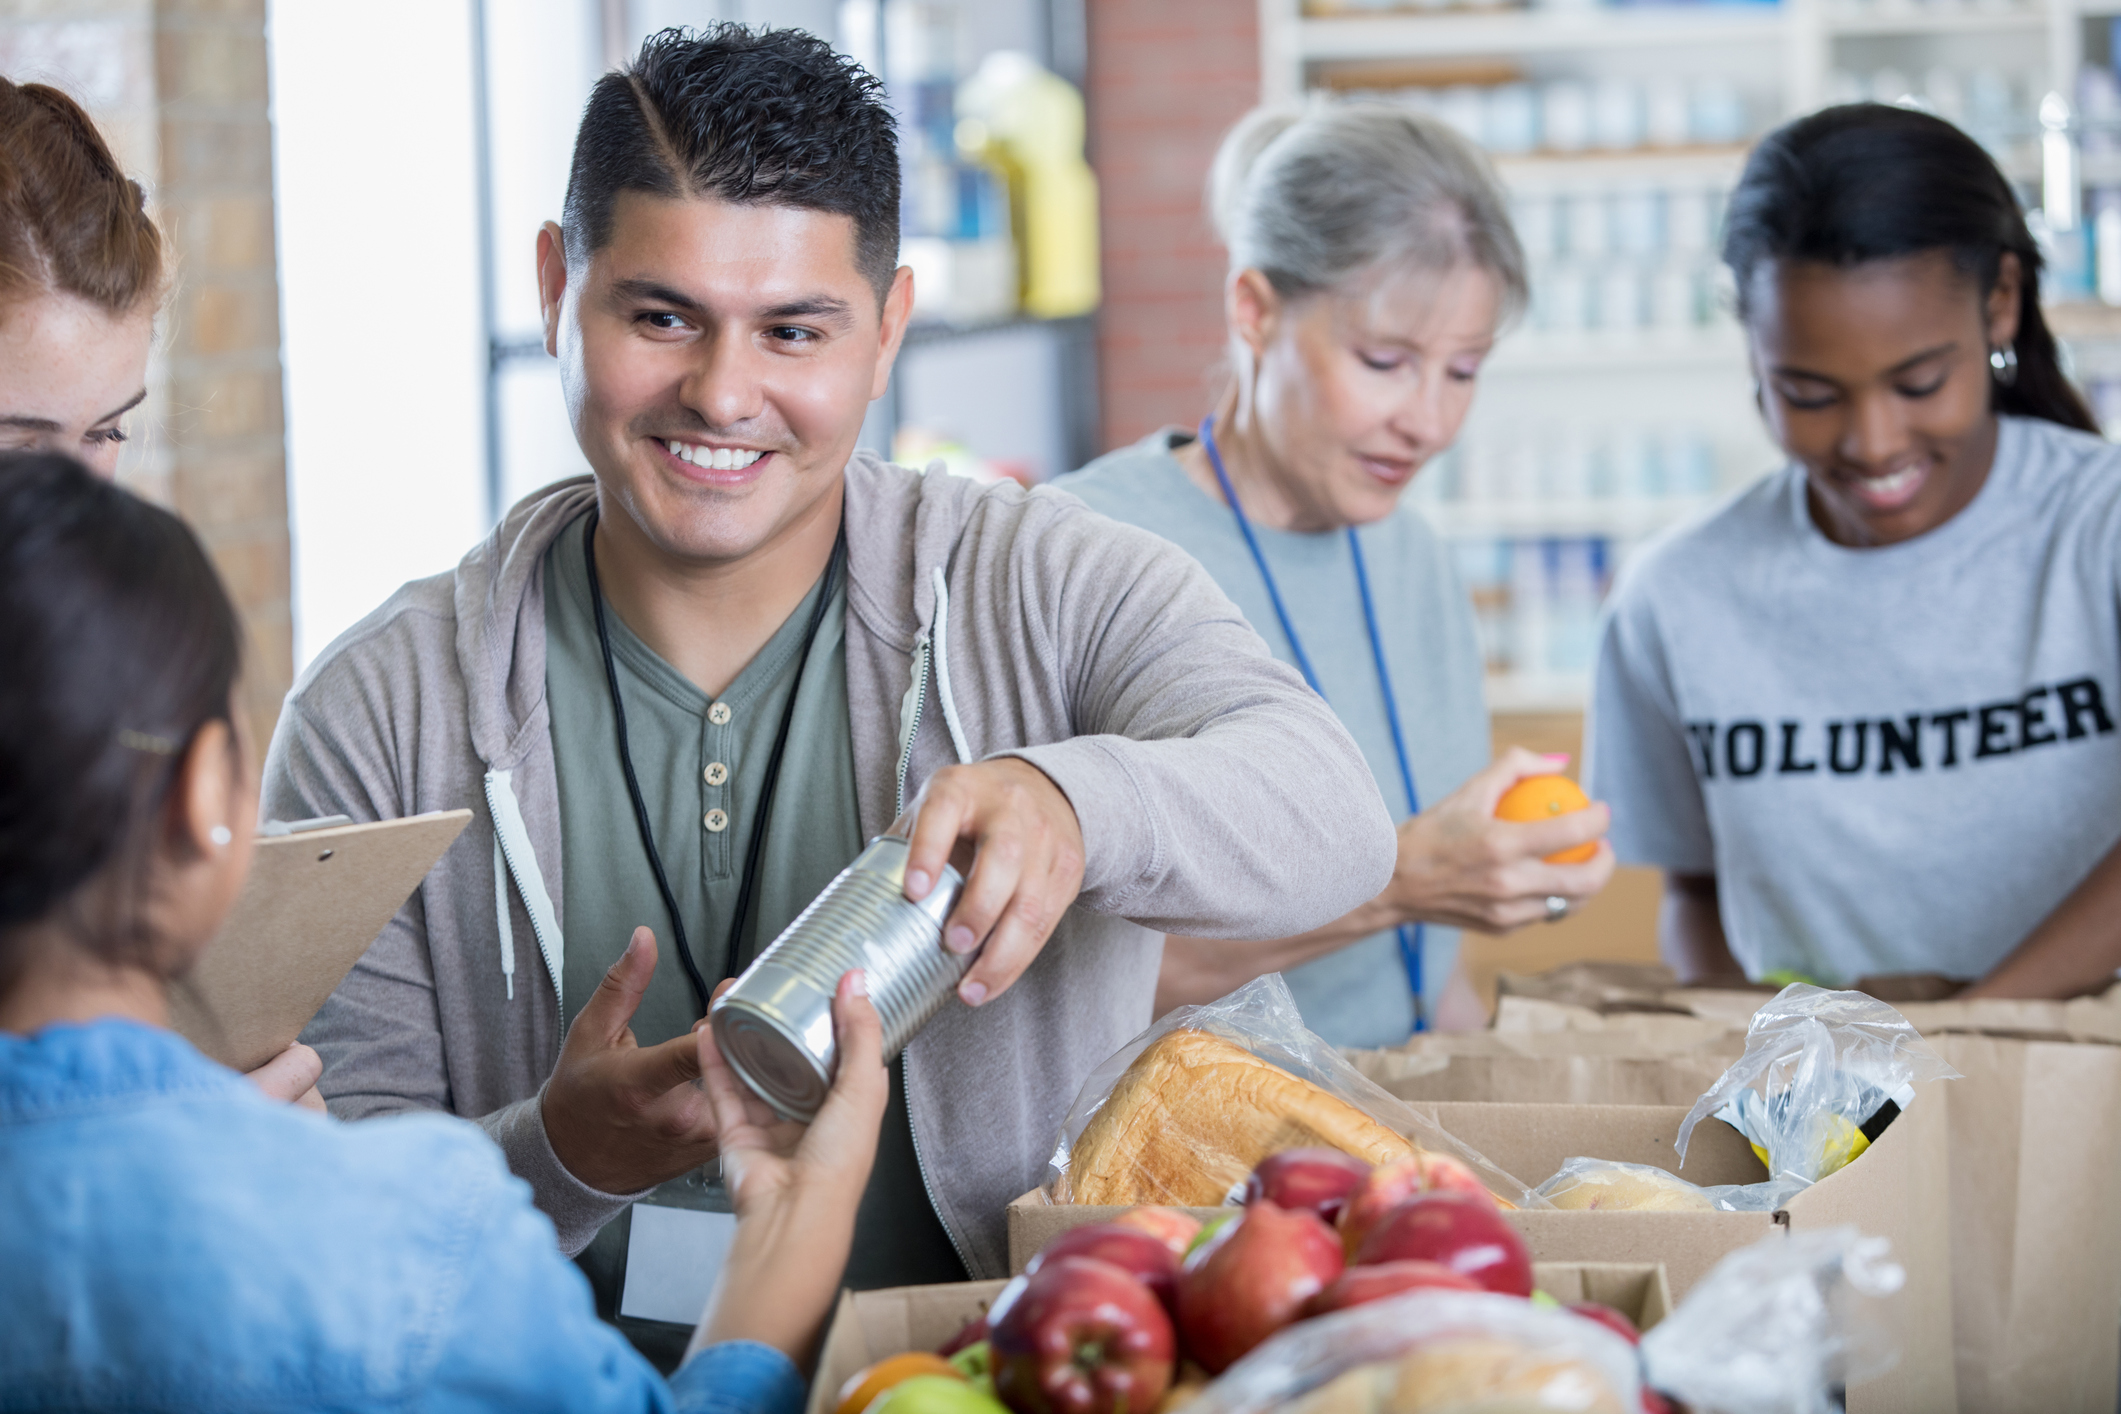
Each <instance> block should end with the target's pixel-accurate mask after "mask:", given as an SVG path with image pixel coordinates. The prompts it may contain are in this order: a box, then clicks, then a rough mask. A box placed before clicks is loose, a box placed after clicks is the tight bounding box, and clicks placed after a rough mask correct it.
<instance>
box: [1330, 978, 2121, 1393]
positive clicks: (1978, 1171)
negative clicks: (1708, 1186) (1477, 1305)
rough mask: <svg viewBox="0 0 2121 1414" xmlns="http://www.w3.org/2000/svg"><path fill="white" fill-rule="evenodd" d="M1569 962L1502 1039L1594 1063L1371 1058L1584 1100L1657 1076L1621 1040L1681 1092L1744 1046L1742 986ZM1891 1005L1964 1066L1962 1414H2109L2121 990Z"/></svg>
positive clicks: (1428, 1073) (1504, 1015) (1949, 1094)
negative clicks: (1568, 970) (1498, 1065)
mask: <svg viewBox="0 0 2121 1414" xmlns="http://www.w3.org/2000/svg"><path fill="white" fill-rule="evenodd" d="M1574 971H1575V972H1576V973H1577V975H1574V976H1571V977H1563V978H1554V979H1551V980H1550V981H1549V980H1546V979H1531V981H1532V982H1533V984H1534V985H1531V986H1529V987H1526V988H1523V989H1520V990H1516V991H1512V990H1510V987H1509V986H1506V987H1505V990H1504V993H1503V996H1502V999H1501V1005H1500V1007H1499V1008H1498V1012H1497V1018H1496V1025H1497V1028H1498V1030H1497V1032H1495V1033H1491V1034H1493V1035H1495V1036H1496V1037H1497V1038H1498V1039H1497V1041H1496V1042H1491V1043H1490V1045H1502V1046H1509V1047H1517V1048H1523V1047H1528V1046H1532V1045H1535V1044H1536V1045H1539V1046H1543V1047H1547V1048H1555V1047H1559V1048H1563V1049H1566V1048H1570V1047H1581V1048H1583V1049H1584V1050H1585V1051H1586V1052H1587V1053H1589V1054H1587V1055H1586V1063H1585V1064H1582V1065H1575V1064H1569V1065H1562V1066H1557V1067H1556V1068H1555V1069H1551V1070H1549V1071H1548V1072H1546V1073H1545V1074H1544V1075H1539V1076H1527V1075H1525V1074H1523V1073H1511V1072H1509V1071H1507V1070H1504V1071H1496V1072H1490V1073H1489V1074H1488V1075H1487V1076H1486V1077H1482V1076H1480V1074H1479V1073H1478V1072H1477V1071H1476V1070H1472V1069H1464V1070H1457V1076H1456V1078H1455V1079H1446V1078H1445V1077H1449V1076H1451V1075H1452V1072H1453V1070H1456V1069H1457V1068H1458V1067H1459V1066H1460V1065H1461V1063H1462V1062H1461V1060H1460V1058H1458V1057H1456V1056H1451V1057H1437V1056H1433V1055H1421V1054H1419V1053H1416V1054H1411V1055H1409V1056H1408V1057H1407V1059H1406V1060H1405V1061H1404V1062H1402V1063H1401V1065H1400V1071H1399V1072H1398V1073H1399V1074H1400V1075H1401V1076H1402V1078H1401V1079H1400V1080H1399V1081H1398V1083H1397V1085H1396V1086H1395V1085H1394V1084H1391V1083H1387V1082H1386V1081H1385V1080H1384V1079H1383V1078H1382V1076H1381V1075H1380V1074H1379V1073H1378V1070H1380V1069H1382V1068H1383V1066H1382V1063H1379V1062H1359V1064H1365V1065H1369V1066H1371V1067H1373V1069H1370V1070H1366V1073H1369V1074H1371V1075H1372V1078H1373V1079H1378V1080H1379V1082H1380V1083H1383V1084H1386V1087H1387V1088H1388V1089H1395V1093H1404V1091H1403V1089H1401V1088H1399V1087H1407V1088H1413V1087H1419V1086H1430V1087H1443V1086H1447V1085H1464V1086H1470V1085H1472V1084H1474V1083H1476V1082H1477V1081H1479V1080H1481V1079H1483V1078H1485V1079H1486V1080H1488V1081H1490V1082H1492V1083H1494V1084H1496V1085H1498V1086H1502V1087H1509V1088H1511V1089H1513V1090H1514V1091H1516V1092H1517V1093H1518V1094H1520V1095H1523V1094H1524V1092H1525V1091H1527V1090H1528V1089H1537V1088H1540V1087H1544V1088H1546V1089H1547V1090H1549V1091H1553V1092H1565V1094H1557V1095H1556V1098H1566V1099H1568V1100H1569V1101H1571V1102H1574V1103H1586V1102H1596V1101H1599V1100H1602V1099H1610V1100H1619V1099H1620V1098H1621V1096H1620V1094H1619V1093H1617V1088H1616V1089H1606V1090H1601V1088H1600V1087H1601V1086H1611V1087H1621V1086H1627V1085H1642V1084H1652V1085H1654V1084H1656V1083H1657V1082H1654V1081H1645V1080H1643V1079H1642V1078H1641V1076H1640V1074H1639V1065H1640V1064H1642V1063H1638V1066H1637V1067H1636V1068H1633V1073H1631V1068H1628V1067H1618V1068H1609V1067H1613V1062H1614V1061H1615V1059H1616V1058H1617V1053H1616V1048H1622V1049H1624V1048H1626V1047H1630V1046H1632V1047H1634V1048H1635V1049H1636V1050H1637V1052H1638V1054H1641V1055H1644V1056H1659V1057H1661V1058H1662V1059H1661V1061H1660V1062H1657V1063H1661V1064H1664V1065H1667V1066H1669V1067H1672V1069H1673V1072H1674V1073H1673V1077H1672V1079H1671V1081H1670V1083H1671V1084H1672V1085H1674V1086H1675V1087H1678V1088H1683V1087H1684V1084H1685V1083H1686V1079H1685V1077H1688V1076H1689V1075H1690V1074H1691V1071H1692V1068H1693V1067H1694V1066H1696V1065H1699V1064H1700V1063H1701V1062H1702V1059H1703V1058H1704V1057H1706V1056H1709V1055H1712V1054H1715V1053H1716V1052H1717V1050H1718V1047H1719V1041H1718V1039H1717V1038H1718V1037H1722V1038H1723V1040H1722V1042H1721V1044H1722V1045H1724V1046H1730V1045H1735V1046H1737V1047H1738V1048H1739V1049H1742V1048H1743V1035H1742V1029H1743V1027H1744V1025H1745V1019H1744V1018H1745V1017H1746V1016H1749V1015H1750V1010H1749V1009H1748V1000H1747V994H1744V993H1702V992H1695V991H1689V990H1687V989H1676V988H1667V989H1661V990H1660V989H1658V988H1656V987H1655V986H1654V982H1655V978H1654V977H1652V976H1648V975H1644V972H1643V970H1635V969H1630V970H1629V973H1628V974H1614V973H1610V972H1599V971H1596V970H1586V969H1574ZM1518 980H1519V979H1511V983H1510V986H1515V985H1516V983H1517V981H1518ZM1759 1000H1760V999H1759V998H1757V997H1754V998H1752V999H1751V1001H1750V1005H1752V1006H1757V1005H1758V1002H1759ZM1895 1005H1896V1007H1897V1008H1898V1009H1899V1010H1900V1012H1901V1013H1902V1015H1904V1016H1906V1017H1907V1019H1908V1021H1909V1022H1910V1023H1912V1024H1913V1025H1914V1026H1915V1027H1916V1029H1918V1030H1919V1031H1921V1032H1922V1033H1923V1034H1924V1035H1925V1036H1927V1037H1928V1038H1929V1039H1930V1040H1931V1041H1932V1042H1933V1043H1934V1044H1935V1045H1936V1047H1937V1049H1938V1050H1939V1052H1940V1053H1942V1054H1943V1055H1944V1057H1945V1058H1946V1059H1947V1060H1949V1061H1950V1062H1951V1063H1952V1064H1953V1065H1954V1066H1956V1067H1957V1068H1958V1069H1959V1070H1960V1071H1961V1072H1962V1073H1963V1077H1964V1078H1962V1079H1959V1080H1953V1081H1949V1082H1946V1083H1944V1084H1943V1085H1941V1086H1939V1087H1937V1088H1938V1089H1939V1090H1940V1091H1941V1093H1942V1094H1943V1095H1944V1096H1945V1097H1946V1101H1947V1108H1948V1110H1949V1112H1950V1121H1951V1122H1950V1135H1951V1139H1950V1147H1949V1157H1948V1159H1947V1163H1948V1166H1949V1173H1950V1193H1951V1201H1950V1212H1951V1224H1950V1225H1951V1266H1952V1292H1953V1321H1952V1327H1953V1337H1954V1346H1955V1348H1956V1359H1955V1364H1956V1367H1957V1375H1958V1385H1959V1405H1960V1408H1962V1409H1965V1410H1968V1411H1979V1414H1988V1411H1992V1410H1993V1411H2015V1410H2028V1411H2030V1410H2042V1411H2046V1410H2098V1411H2100V1414H2106V1411H2107V1410H2110V1409H2111V1408H2113V1406H2114V1399H2115V1390H2116V1385H2117V1383H2121V1203H2117V1201H2116V1199H2117V1198H2121V1194H2117V1193H2116V1188H2117V1179H2121V1045H2117V1044H2100V1043H2102V1042H2105V1043H2115V1042H2121V987H2116V988H2113V989H2110V990H2109V991H2108V992H2107V993H2106V994H2105V995H2104V996H2101V997H2084V998H2078V999H2076V1000H2074V1001H2068V1002H2041V1001H2025V1002H2014V1001H1974V1002H1957V1001H1942V1002H1901V1003H1895ZM1635 1008H1642V1009H1635ZM1679 1012H1684V1013H1685V1014H1684V1015H1676V1014H1675V1013H1679ZM1734 1026H1735V1027H1736V1028H1737V1029H1736V1030H1732V1029H1729V1028H1732V1027H1734ZM1730 1054H1733V1055H1735V1051H1733V1052H1730ZM1711 1078H1712V1079H1713V1077H1711ZM1702 1088H1703V1089H1706V1088H1707V1087H1706V1085H1704V1086H1703V1087H1702ZM1697 1093H1698V1092H1697ZM1524 1097H1525V1098H1529V1096H1528V1095H1525V1096H1524ZM1452 1098H1494V1099H1502V1098H1505V1096H1504V1095H1501V1094H1497V1095H1493V1096H1484V1097H1483V1096H1458V1095H1454V1096H1453V1097H1452ZM1676 1103H1685V1101H1677V1102H1676Z"/></svg>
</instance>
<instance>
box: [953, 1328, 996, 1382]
mask: <svg viewBox="0 0 2121 1414" xmlns="http://www.w3.org/2000/svg"><path fill="white" fill-rule="evenodd" d="M950 1363H951V1364H953V1365H955V1366H957V1368H958V1369H959V1370H960V1371H962V1372H963V1374H964V1376H965V1378H966V1379H968V1380H970V1381H971V1382H972V1383H973V1385H974V1386H975V1387H976V1388H978V1389H979V1390H980V1391H981V1392H982V1393H985V1394H992V1393H994V1346H993V1345H992V1344H990V1343H989V1342H987V1341H984V1340H976V1341H974V1342H973V1343H972V1344H970V1345H968V1346H966V1347H965V1348H964V1349H963V1350H960V1351H958V1352H957V1354H955V1355H953V1356H951V1357H950Z"/></svg>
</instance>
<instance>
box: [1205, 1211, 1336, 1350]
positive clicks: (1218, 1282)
mask: <svg viewBox="0 0 2121 1414" xmlns="http://www.w3.org/2000/svg"><path fill="white" fill-rule="evenodd" d="M1344 1261H1345V1259H1344V1257H1343V1256H1342V1253H1341V1250H1340V1243H1339V1241H1338V1240H1337V1239H1336V1238H1335V1237H1334V1236H1333V1230H1332V1229H1331V1228H1329V1227H1327V1226H1326V1225H1325V1224H1324V1223H1322V1222H1320V1221H1319V1220H1318V1217H1317V1215H1316V1214H1313V1213H1302V1212H1296V1213H1292V1212H1289V1211H1287V1210H1285V1209H1283V1208H1280V1207H1277V1206H1275V1205H1274V1204H1273V1203H1269V1202H1267V1201H1265V1200H1261V1201H1260V1202H1257V1203H1254V1204H1252V1205H1251V1206H1250V1207H1248V1208H1244V1209H1242V1210H1240V1211H1239V1212H1238V1214H1237V1215H1236V1216H1235V1217H1234V1218H1232V1219H1231V1220H1230V1221H1228V1222H1226V1223H1224V1224H1223V1225H1222V1226H1221V1227H1220V1228H1218V1229H1217V1230H1216V1232H1215V1235H1214V1236H1212V1237H1210V1238H1209V1239H1208V1240H1207V1241H1205V1242H1203V1243H1201V1244H1200V1246H1198V1247H1196V1248H1195V1249H1194V1251H1193V1255H1192V1256H1190V1257H1188V1258H1187V1259H1186V1266H1185V1270H1184V1271H1182V1272H1180V1273H1179V1277H1178V1329H1179V1331H1180V1333H1181V1334H1182V1335H1183V1336H1184V1337H1185V1342H1186V1353H1187V1354H1189V1355H1191V1356H1192V1357H1193V1358H1194V1359H1195V1360H1198V1361H1199V1362H1200V1363H1201V1364H1202V1365H1204V1366H1206V1367H1207V1368H1208V1370H1209V1372H1210V1373H1211V1374H1221V1373H1222V1372H1223V1371H1224V1370H1226V1369H1228V1368H1229V1367H1230V1365H1231V1364H1232V1362H1234V1361H1235V1360H1236V1359H1237V1358H1238V1357H1239V1356H1241V1355H1243V1354H1244V1353H1245V1352H1246V1351H1248V1350H1250V1349H1251V1348H1252V1347H1253V1346H1255V1345H1257V1344H1259V1343H1260V1342H1261V1341H1263V1340H1265V1339H1266V1338H1267V1337H1268V1336H1270V1335H1272V1334H1274V1332H1276V1331H1278V1330H1280V1329H1281V1328H1282V1327H1283V1326H1286V1325H1288V1324H1289V1323H1290V1322H1291V1321H1294V1320H1295V1319H1296V1318H1297V1317H1298V1316H1299V1315H1301V1314H1302V1312H1303V1307H1304V1303H1305V1302H1306V1301H1309V1300H1310V1299H1311V1298H1312V1297H1313V1296H1316V1295H1317V1294H1318V1293H1319V1292H1320V1291H1322V1290H1324V1289H1325V1286H1326V1284H1327V1283H1328V1282H1330V1281H1332V1280H1333V1278H1335V1277H1337V1276H1339V1275H1340V1272H1341V1267H1342V1265H1343V1264H1344Z"/></svg>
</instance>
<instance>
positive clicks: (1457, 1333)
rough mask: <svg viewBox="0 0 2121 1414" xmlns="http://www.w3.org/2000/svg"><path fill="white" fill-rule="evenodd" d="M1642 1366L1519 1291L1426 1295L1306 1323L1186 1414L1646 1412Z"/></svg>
mask: <svg viewBox="0 0 2121 1414" xmlns="http://www.w3.org/2000/svg"><path fill="white" fill-rule="evenodd" d="M1639 1370H1640V1364H1639V1361H1638V1359H1637V1356H1636V1353H1635V1350H1634V1348H1633V1347H1632V1346H1630V1345H1629V1344H1628V1343H1627V1342H1626V1341H1625V1340H1623V1339H1621V1338H1620V1337H1619V1336H1618V1335H1615V1334H1614V1333H1613V1332H1612V1331H1610V1330H1608V1329H1607V1328H1606V1327H1604V1326H1602V1325H1600V1324H1598V1323H1597V1322H1595V1321H1588V1320H1585V1319H1584V1318H1583V1317H1581V1316H1578V1315H1574V1314H1572V1313H1570V1312H1568V1311H1566V1310H1559V1309H1554V1308H1551V1307H1541V1306H1536V1305H1534V1304H1533V1303H1531V1302H1529V1301H1525V1300H1522V1299H1520V1298H1518V1297H1515V1296H1502V1295H1497V1294H1494V1293H1490V1292H1470V1291H1415V1292H1409V1293H1407V1294H1406V1295H1403V1296H1394V1297H1389V1298H1387V1299H1385V1300H1383V1301H1373V1302H1371V1303H1369V1304H1368V1305H1364V1306H1357V1307H1353V1308H1351V1309H1349V1310H1346V1311H1339V1312H1336V1313H1334V1314H1333V1315H1330V1316H1320V1317H1317V1318H1315V1319H1313V1320H1309V1321H1299V1322H1298V1323H1296V1324H1295V1325H1293V1326H1290V1327H1288V1328H1287V1329H1285V1330H1283V1331H1282V1332H1280V1333H1279V1334H1278V1335H1276V1336H1274V1337H1273V1338H1272V1339H1270V1340H1268V1341H1267V1342H1266V1343H1265V1344H1263V1345H1261V1346H1259V1347H1258V1348H1257V1349H1255V1350H1253V1351H1252V1352H1251V1353H1250V1354H1249V1355H1247V1356H1245V1357H1244V1358H1243V1359H1242V1360H1239V1361H1238V1362H1237V1363H1236V1364H1234V1365H1232V1366H1231V1367H1230V1368H1229V1369H1227V1370H1225V1371H1223V1373H1222V1375H1221V1377H1220V1378H1218V1379H1217V1380H1216V1381H1215V1382H1214V1383H1213V1384H1211V1385H1209V1386H1208V1387H1207V1388H1206V1389H1205V1390H1203V1391H1201V1393H1200V1395H1199V1397H1198V1398H1196V1399H1194V1400H1193V1401H1192V1402H1190V1403H1189V1404H1187V1405H1186V1406H1185V1414H1267V1411H1269V1410H1285V1411H1288V1414H1444V1411H1450V1414H1471V1411H1476V1410H1479V1411H1494V1412H1495V1414H1500V1412H1501V1411H1504V1410H1512V1411H1514V1410H1526V1411H1542V1412H1543V1411H1568V1414H1639V1411H1640V1410H1641V1409H1642V1386H1641V1377H1640V1375H1639V1373H1638V1371H1639Z"/></svg>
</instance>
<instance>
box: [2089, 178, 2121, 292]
mask: <svg viewBox="0 0 2121 1414" xmlns="http://www.w3.org/2000/svg"><path fill="white" fill-rule="evenodd" d="M2085 205H2086V207H2087V208H2088V209H2089V210H2090V211H2091V228H2092V278H2093V282H2094V283H2093V288H2094V291H2095V293H2097V295H2098V296H2099V302H2100V303H2101V304H2117V305H2121V187H2095V188H2093V189H2092V192H2091V195H2090V198H2089V199H2088V200H2087V201H2086V202H2085Z"/></svg>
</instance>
